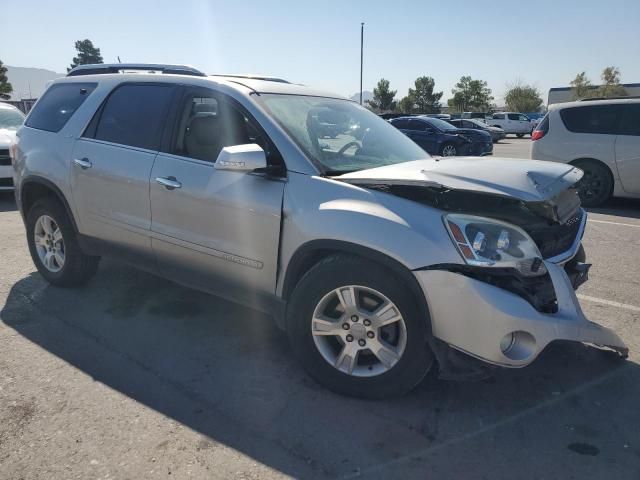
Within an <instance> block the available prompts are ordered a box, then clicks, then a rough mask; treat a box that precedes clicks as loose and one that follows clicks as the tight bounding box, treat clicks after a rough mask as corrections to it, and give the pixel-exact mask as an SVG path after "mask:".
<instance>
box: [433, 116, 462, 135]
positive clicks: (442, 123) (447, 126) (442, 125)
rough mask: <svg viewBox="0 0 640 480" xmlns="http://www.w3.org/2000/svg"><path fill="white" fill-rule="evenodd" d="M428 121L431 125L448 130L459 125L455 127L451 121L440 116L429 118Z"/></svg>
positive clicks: (454, 128)
mask: <svg viewBox="0 0 640 480" xmlns="http://www.w3.org/2000/svg"><path fill="white" fill-rule="evenodd" d="M426 121H427V123H429V124H430V125H431V126H433V127H436V128H437V129H439V130H442V131H445V132H446V131H447V130H457V129H458V127H454V126H453V125H451V124H450V123H449V122H445V121H444V120H440V119H439V118H428V119H426Z"/></svg>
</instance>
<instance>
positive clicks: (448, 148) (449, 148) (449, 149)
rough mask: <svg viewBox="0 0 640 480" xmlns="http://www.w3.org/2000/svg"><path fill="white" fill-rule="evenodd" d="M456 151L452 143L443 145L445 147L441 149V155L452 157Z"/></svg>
mask: <svg viewBox="0 0 640 480" xmlns="http://www.w3.org/2000/svg"><path fill="white" fill-rule="evenodd" d="M456 153H457V151H456V147H454V146H453V145H445V147H444V148H443V149H442V156H443V157H454V156H455V155H456Z"/></svg>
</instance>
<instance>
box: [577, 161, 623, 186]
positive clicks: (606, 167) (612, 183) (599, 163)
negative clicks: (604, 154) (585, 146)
mask: <svg viewBox="0 0 640 480" xmlns="http://www.w3.org/2000/svg"><path fill="white" fill-rule="evenodd" d="M586 162H588V163H595V164H596V165H600V166H602V167H604V168H605V170H606V171H607V172H608V173H609V178H610V179H611V190H612V192H613V188H614V186H615V183H616V177H615V175H614V174H613V170H612V169H611V167H610V166H609V165H607V163H606V162H603V161H602V160H598V159H597V158H592V157H581V158H576V159H575V160H571V161H570V162H569V164H570V165H573V166H574V167H578V168H580V165H579V164H580V163H586ZM610 193H611V192H610Z"/></svg>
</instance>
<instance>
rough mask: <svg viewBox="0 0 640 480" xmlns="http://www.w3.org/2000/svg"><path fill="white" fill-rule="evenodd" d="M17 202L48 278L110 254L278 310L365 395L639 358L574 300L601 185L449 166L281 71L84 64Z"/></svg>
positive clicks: (309, 365) (41, 137) (332, 376)
mask: <svg viewBox="0 0 640 480" xmlns="http://www.w3.org/2000/svg"><path fill="white" fill-rule="evenodd" d="M13 164H14V169H15V180H16V182H15V183H16V196H17V201H18V204H19V206H20V210H21V212H22V215H23V217H24V220H25V224H26V229H27V240H28V243H29V249H30V251H31V255H32V257H33V261H34V262H35V265H36V267H37V268H38V270H39V272H40V273H41V274H42V276H43V277H44V278H46V279H47V280H48V281H49V282H51V283H53V284H55V285H60V286H71V285H78V284H82V283H84V282H86V281H87V280H89V279H90V278H91V276H92V275H94V274H95V273H96V270H97V268H98V262H99V259H100V256H101V255H107V254H112V255H116V256H117V257H119V258H121V259H123V260H125V261H127V262H130V263H131V264H133V265H136V266H138V267H140V268H143V269H147V270H149V271H152V272H155V273H158V274H160V275H163V276H165V277H167V278H170V279H172V280H175V281H176V282H180V283H182V284H185V285H188V286H192V287H194V288H197V289H200V290H204V291H207V292H211V293H214V294H216V295H221V296H223V297H226V298H229V299H231V300H234V301H238V302H242V303H244V304H248V305H251V306H253V307H255V308H258V309H261V310H264V311H266V312H269V313H271V314H272V315H273V316H274V317H275V319H276V321H277V322H278V325H279V326H281V327H282V328H283V329H285V330H286V332H287V334H288V336H289V339H290V341H291V345H292V349H293V352H294V353H295V355H296V357H297V358H298V359H299V361H300V363H301V364H302V366H303V367H304V368H305V369H306V370H307V371H308V372H309V374H310V375H311V376H313V377H314V378H315V379H317V380H318V381H319V382H320V383H322V384H324V385H326V386H327V387H329V388H331V389H333V390H335V391H337V392H340V393H343V394H348V395H354V396H362V397H377V398H380V397H386V396H390V395H399V394H403V393H405V392H407V391H409V390H411V389H412V388H413V387H414V386H415V385H416V384H418V383H419V382H420V381H421V380H422V379H423V377H424V376H425V375H426V373H427V372H428V371H429V369H430V368H431V367H432V366H433V365H434V363H435V362H437V363H438V365H439V373H440V376H441V377H446V378H469V377H473V378H477V377H479V376H483V375H486V372H487V368H486V366H488V365H498V366H504V367H522V366H525V365H528V364H529V363H531V362H532V361H533V360H534V359H535V358H536V357H537V356H538V354H539V353H540V351H541V350H543V349H544V348H545V347H546V346H547V344H548V343H549V342H551V341H553V340H558V339H564V340H574V341H581V342H590V343H594V344H599V345H605V346H608V347H611V348H612V349H614V350H616V351H618V352H619V353H620V354H621V355H622V356H624V355H626V351H627V349H626V347H625V345H624V343H623V342H622V341H621V340H620V339H619V338H618V337H617V336H616V334H615V333H613V332H612V331H610V330H608V329H606V328H603V327H600V326H598V325H596V324H594V323H591V322H589V321H588V320H587V319H586V318H585V316H584V315H583V313H582V310H581V309H580V305H579V303H578V300H577V299H576V295H575V293H574V288H576V287H577V286H578V285H579V284H580V283H581V282H583V281H584V280H585V279H586V276H587V271H588V264H585V263H584V260H585V259H584V251H583V250H582V248H581V245H580V240H581V237H582V234H583V231H584V228H585V223H586V213H585V212H584V211H583V210H582V209H581V208H580V202H579V199H578V196H577V194H576V192H575V190H574V189H573V185H574V184H575V183H576V182H577V181H578V180H579V179H580V177H581V175H582V172H581V171H580V170H579V169H577V168H574V167H572V166H568V165H561V164H556V163H549V162H536V161H522V160H515V161H511V160H504V159H503V160H500V159H485V158H482V159H481V158H464V157H463V158H455V159H439V158H430V157H429V156H428V155H427V154H426V153H425V152H424V151H423V150H422V149H421V148H419V147H418V146H417V145H415V144H414V143H413V142H412V141H411V140H409V139H408V138H407V137H406V136H405V135H403V134H402V133H401V132H399V131H398V130H397V129H395V128H394V127H393V126H391V125H390V124H389V123H388V122H385V121H384V120H382V119H380V118H378V117H377V116H376V115H374V114H373V113H371V112H369V111H368V110H367V109H365V108H363V107H361V106H359V105H358V104H356V103H354V102H351V101H349V100H346V99H343V98H338V97H336V96H335V95H331V94H328V93H323V92H318V91H316V90H312V89H310V88H307V87H304V86H301V85H294V84H291V83H288V82H286V81H284V80H280V79H275V78H265V77H262V78H256V77H238V76H206V75H204V74H203V73H201V72H199V71H197V70H195V69H192V68H190V67H182V66H170V65H122V64H118V65H94V66H83V67H77V68H76V69H74V70H72V71H71V72H70V73H69V75H68V76H67V77H66V78H63V79H60V80H56V81H55V82H53V84H52V85H51V86H50V87H49V88H48V89H47V91H46V93H45V94H44V95H43V96H42V98H41V99H40V100H39V101H38V103H37V104H36V105H35V107H34V109H33V111H32V112H31V113H30V115H29V116H28V117H27V119H26V124H25V126H23V127H22V128H21V129H20V130H19V132H18V140H17V148H16V153H15V158H14V159H13Z"/></svg>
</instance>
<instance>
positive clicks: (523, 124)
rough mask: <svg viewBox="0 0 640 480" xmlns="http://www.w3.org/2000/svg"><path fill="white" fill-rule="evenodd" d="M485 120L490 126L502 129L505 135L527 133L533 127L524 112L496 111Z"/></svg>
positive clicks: (522, 135) (519, 136)
mask: <svg viewBox="0 0 640 480" xmlns="http://www.w3.org/2000/svg"><path fill="white" fill-rule="evenodd" d="M486 122H487V123H488V124H489V125H491V126H492V127H498V128H501V129H503V130H504V132H505V133H506V134H507V135H509V134H514V135H515V136H516V137H518V138H522V137H524V136H525V135H529V134H530V133H531V132H532V131H533V128H534V127H533V124H532V123H531V120H530V119H529V117H527V116H526V115H525V114H524V113H516V112H496V113H494V114H493V115H491V117H490V118H488V119H487V120H486Z"/></svg>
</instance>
